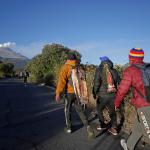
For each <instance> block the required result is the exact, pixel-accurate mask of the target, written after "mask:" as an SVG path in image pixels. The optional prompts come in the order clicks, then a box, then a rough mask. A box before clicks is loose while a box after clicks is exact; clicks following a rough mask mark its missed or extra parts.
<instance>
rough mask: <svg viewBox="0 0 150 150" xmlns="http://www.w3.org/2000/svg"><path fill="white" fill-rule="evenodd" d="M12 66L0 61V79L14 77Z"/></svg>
mask: <svg viewBox="0 0 150 150" xmlns="http://www.w3.org/2000/svg"><path fill="white" fill-rule="evenodd" d="M14 73H15V72H14V64H12V63H9V62H8V63H7V62H5V63H4V62H3V61H0V78H5V77H12V76H14Z"/></svg>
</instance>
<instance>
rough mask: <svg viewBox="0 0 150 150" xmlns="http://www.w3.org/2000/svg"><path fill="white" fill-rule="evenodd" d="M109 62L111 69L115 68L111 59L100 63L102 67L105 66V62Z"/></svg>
mask: <svg viewBox="0 0 150 150" xmlns="http://www.w3.org/2000/svg"><path fill="white" fill-rule="evenodd" d="M106 63H107V64H108V66H109V67H110V69H112V68H113V62H112V61H111V60H105V61H102V62H101V64H100V65H99V67H100V68H103V66H104V64H106Z"/></svg>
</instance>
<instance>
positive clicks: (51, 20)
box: [0, 0, 150, 64]
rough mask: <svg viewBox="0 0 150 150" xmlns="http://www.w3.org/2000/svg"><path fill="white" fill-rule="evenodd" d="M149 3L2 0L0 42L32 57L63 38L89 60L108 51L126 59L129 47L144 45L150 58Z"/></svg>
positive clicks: (138, 0) (134, 0) (112, 56)
mask: <svg viewBox="0 0 150 150" xmlns="http://www.w3.org/2000/svg"><path fill="white" fill-rule="evenodd" d="M149 6H150V1H149V0H0V19H1V21H0V45H3V44H4V43H7V42H10V43H12V45H13V49H14V50H16V51H17V52H19V53H21V54H23V55H25V56H27V57H29V58H32V57H33V56H35V55H37V54H39V53H41V50H42V48H43V46H44V45H45V44H48V43H49V44H51V43H58V44H62V45H64V46H67V47H69V48H71V49H76V50H78V51H79V52H80V53H81V54H82V61H83V63H85V62H89V63H90V64H99V62H100V61H99V57H100V56H103V55H107V56H108V57H109V58H110V59H111V60H112V61H113V62H114V63H116V64H125V63H127V62H128V52H129V49H131V48H133V47H141V48H143V49H144V51H145V61H149V60H150V50H149V48H150V9H149ZM14 43H15V44H14ZM10 45H11V44H10Z"/></svg>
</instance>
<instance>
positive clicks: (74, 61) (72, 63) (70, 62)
mask: <svg viewBox="0 0 150 150" xmlns="http://www.w3.org/2000/svg"><path fill="white" fill-rule="evenodd" d="M65 64H67V65H71V66H73V67H75V66H77V61H76V60H67V61H66V63H65Z"/></svg>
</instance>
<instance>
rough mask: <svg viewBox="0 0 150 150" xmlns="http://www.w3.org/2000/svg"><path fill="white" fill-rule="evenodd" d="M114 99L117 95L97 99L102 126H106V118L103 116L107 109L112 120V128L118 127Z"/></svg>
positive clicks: (102, 96)
mask: <svg viewBox="0 0 150 150" xmlns="http://www.w3.org/2000/svg"><path fill="white" fill-rule="evenodd" d="M114 98H115V95H101V96H99V97H98V99H97V112H98V117H99V122H100V125H101V126H103V124H104V121H105V119H104V116H103V110H104V108H105V107H107V108H108V110H109V116H110V119H111V122H110V123H111V126H112V127H117V118H116V112H115V106H114Z"/></svg>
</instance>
